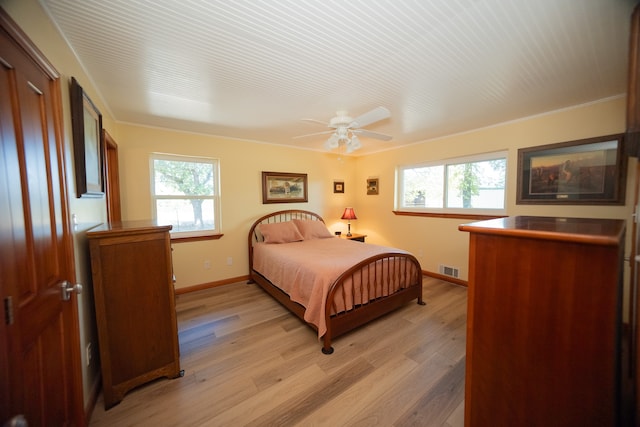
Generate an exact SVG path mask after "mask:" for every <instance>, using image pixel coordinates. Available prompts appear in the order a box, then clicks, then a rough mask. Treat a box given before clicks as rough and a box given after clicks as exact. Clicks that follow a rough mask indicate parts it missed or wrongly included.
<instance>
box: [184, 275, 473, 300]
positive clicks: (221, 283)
mask: <svg viewBox="0 0 640 427" xmlns="http://www.w3.org/2000/svg"><path fill="white" fill-rule="evenodd" d="M422 274H424V275H425V276H429V277H433V278H435V279H440V280H444V281H445V282H449V283H453V284H454V285H460V286H465V287H466V286H468V284H467V281H466V280H461V279H456V278H455V277H449V276H445V275H444V274H440V273H434V272H432V271H427V270H422ZM245 280H249V276H248V275H247V276H239V277H232V278H230V279H224V280H217V281H215V282H209V283H201V284H199V285H193V286H185V287H184V288H176V295H182V294H188V293H190V292H197V291H202V290H205V289H211V288H216V287H218V286H224V285H229V284H231V283H238V282H243V281H245Z"/></svg>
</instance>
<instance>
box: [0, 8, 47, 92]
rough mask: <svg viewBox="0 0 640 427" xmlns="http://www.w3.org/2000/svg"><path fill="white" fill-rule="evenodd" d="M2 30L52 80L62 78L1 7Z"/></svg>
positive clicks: (0, 25)
mask: <svg viewBox="0 0 640 427" xmlns="http://www.w3.org/2000/svg"><path fill="white" fill-rule="evenodd" d="M0 28H2V30H4V31H5V32H6V33H7V34H9V36H10V37H11V38H12V39H13V41H14V42H15V43H16V44H17V45H18V46H20V49H22V50H23V51H24V52H25V53H26V54H27V55H29V56H30V57H31V58H32V59H33V62H34V63H35V64H36V65H37V66H38V67H39V68H40V69H41V70H42V71H44V73H45V74H46V75H47V76H48V77H49V78H50V79H52V80H56V79H59V78H60V73H58V70H56V68H55V67H54V66H53V65H52V64H51V62H49V60H48V59H47V58H46V57H45V56H44V54H43V53H42V52H41V51H40V49H38V48H37V47H36V45H34V44H33V42H32V41H31V40H30V39H29V37H28V36H27V35H26V34H25V33H24V31H22V29H21V28H20V27H19V26H18V24H17V23H16V22H15V21H14V20H13V19H12V18H11V17H10V16H9V15H8V14H7V12H6V11H5V10H4V9H3V8H2V7H0Z"/></svg>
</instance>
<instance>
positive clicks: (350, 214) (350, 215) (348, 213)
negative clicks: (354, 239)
mask: <svg viewBox="0 0 640 427" xmlns="http://www.w3.org/2000/svg"><path fill="white" fill-rule="evenodd" d="M341 219H346V220H347V237H351V220H352V219H358V217H357V216H356V213H355V212H354V211H353V208H344V213H343V214H342V218H341Z"/></svg>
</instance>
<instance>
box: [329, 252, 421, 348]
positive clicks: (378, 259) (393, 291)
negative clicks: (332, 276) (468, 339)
mask: <svg viewBox="0 0 640 427" xmlns="http://www.w3.org/2000/svg"><path fill="white" fill-rule="evenodd" d="M359 295H367V296H368V298H366V300H365V302H364V303H361V304H353V306H352V307H349V308H347V309H346V310H342V311H340V310H339V309H338V307H337V305H336V302H335V301H336V300H338V299H339V300H340V301H345V300H350V301H357V300H358V298H359V297H358V296H359ZM414 299H417V300H418V304H420V305H424V304H425V303H424V301H423V299H422V270H421V268H420V263H419V262H418V260H417V259H416V258H415V257H414V256H413V255H410V254H399V253H385V254H380V255H376V256H373V257H371V258H368V259H366V260H364V261H362V262H360V263H359V264H356V265H354V266H353V267H351V268H350V269H349V270H347V271H345V272H344V273H343V274H342V275H340V277H338V279H336V281H335V282H334V283H333V285H331V288H330V290H329V293H328V295H327V305H326V307H325V319H326V323H327V333H326V334H325V335H324V336H323V347H322V352H323V353H325V354H331V353H333V347H331V341H332V339H333V338H335V337H337V336H339V335H342V334H344V333H345V332H348V331H351V330H353V329H355V328H357V327H359V326H361V325H364V324H365V323H367V322H370V321H371V320H373V319H376V318H378V317H380V316H382V315H384V314H387V313H389V312H391V311H393V310H395V309H396V308H398V307H400V306H402V305H404V304H405V303H407V302H409V301H411V300H414ZM332 313H335V314H332Z"/></svg>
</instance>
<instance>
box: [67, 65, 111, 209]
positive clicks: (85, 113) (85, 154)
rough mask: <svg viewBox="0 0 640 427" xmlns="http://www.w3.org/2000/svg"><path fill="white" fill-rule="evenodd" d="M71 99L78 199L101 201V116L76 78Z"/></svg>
mask: <svg viewBox="0 0 640 427" xmlns="http://www.w3.org/2000/svg"><path fill="white" fill-rule="evenodd" d="M70 96H71V99H70V101H71V127H72V134H73V156H74V163H75V174H76V197H101V196H103V195H104V183H103V170H102V165H103V163H102V144H103V141H102V114H100V111H99V110H98V109H97V108H96V106H95V104H94V103H93V102H92V101H91V99H89V97H88V96H87V94H86V93H85V92H84V90H83V89H82V86H80V84H78V81H77V80H76V79H75V78H74V77H72V78H71V85H70Z"/></svg>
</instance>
